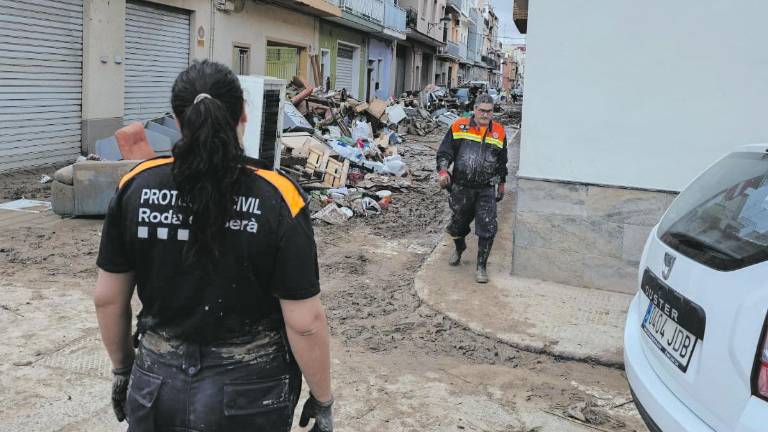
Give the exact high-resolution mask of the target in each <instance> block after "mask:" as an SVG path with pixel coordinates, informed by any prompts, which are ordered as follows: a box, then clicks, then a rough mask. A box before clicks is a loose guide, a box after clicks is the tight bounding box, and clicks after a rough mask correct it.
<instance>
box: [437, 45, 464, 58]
mask: <svg viewBox="0 0 768 432" xmlns="http://www.w3.org/2000/svg"><path fill="white" fill-rule="evenodd" d="M437 55H438V57H442V58H446V59H451V60H461V61H465V60H466V59H467V47H466V45H462V44H457V43H456V42H451V41H448V42H446V44H445V47H444V48H440V49H439V51H438V54H437Z"/></svg>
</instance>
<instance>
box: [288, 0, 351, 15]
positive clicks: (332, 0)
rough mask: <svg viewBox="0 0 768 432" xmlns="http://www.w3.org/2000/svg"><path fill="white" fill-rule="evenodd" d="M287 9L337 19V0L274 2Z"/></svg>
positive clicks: (339, 13)
mask: <svg viewBox="0 0 768 432" xmlns="http://www.w3.org/2000/svg"><path fill="white" fill-rule="evenodd" d="M274 2H275V3H276V4H278V5H280V6H282V7H285V8H287V9H291V10H295V11H298V12H303V13H308V14H310V15H315V16H320V17H339V16H341V9H339V0H274Z"/></svg>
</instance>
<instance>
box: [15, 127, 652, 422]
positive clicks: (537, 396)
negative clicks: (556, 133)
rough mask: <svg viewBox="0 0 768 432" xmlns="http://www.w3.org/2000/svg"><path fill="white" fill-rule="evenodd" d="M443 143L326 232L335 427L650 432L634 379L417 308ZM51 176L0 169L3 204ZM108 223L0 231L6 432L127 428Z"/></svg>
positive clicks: (30, 193) (433, 239) (414, 141)
mask: <svg viewBox="0 0 768 432" xmlns="http://www.w3.org/2000/svg"><path fill="white" fill-rule="evenodd" d="M440 138H441V135H440V134H438V133H436V134H433V135H431V136H427V137H414V136H409V137H408V141H407V143H406V144H405V145H403V146H402V147H401V153H402V154H403V157H404V159H405V160H406V162H407V163H408V164H409V167H410V168H411V170H412V172H413V177H414V181H413V187H410V188H408V189H402V190H393V192H394V193H395V194H394V201H393V204H392V205H391V206H390V208H389V210H388V211H387V212H386V213H385V214H383V215H380V216H376V217H371V218H367V219H365V218H353V219H351V220H350V221H349V222H348V223H347V224H345V225H343V226H330V225H318V226H316V228H315V230H316V231H315V233H316V238H317V244H318V252H319V257H320V265H321V283H322V288H323V301H324V303H325V305H326V308H327V311H328V316H329V322H330V326H331V333H332V337H333V346H332V349H333V354H332V355H333V379H334V393H335V395H336V398H337V401H338V402H337V406H336V407H335V409H336V418H337V424H336V426H337V428H336V429H337V430H339V431H455V430H468V431H525V432H529V431H570V430H573V431H594V430H604V431H644V430H645V429H644V427H643V426H641V422H640V420H639V418H638V417H637V415H636V412H635V411H634V407H633V406H632V404H631V402H630V396H629V391H628V389H627V386H626V383H625V379H624V376H623V372H622V371H620V370H617V369H611V368H605V367H600V366H595V365H590V364H583V363H578V362H570V361H560V360H559V359H556V358H552V357H549V356H546V355H539V354H532V353H527V352H524V351H519V350H516V349H513V348H511V347H509V346H505V345H503V344H500V343H498V342H497V341H495V340H491V339H489V338H486V337H481V336H478V335H475V334H473V333H472V332H470V331H468V330H466V329H464V328H463V327H461V326H460V325H457V324H456V323H455V322H453V321H451V320H450V319H448V318H446V317H444V316H442V315H440V314H438V313H436V312H435V311H433V310H431V309H429V308H428V307H426V306H425V305H422V304H421V303H420V301H419V298H418V297H417V296H416V293H415V291H414V288H413V280H414V275H415V274H416V272H417V270H418V268H419V266H420V265H421V263H422V262H423V261H424V260H425V259H426V257H427V256H428V254H429V253H430V252H431V250H432V248H433V247H434V246H435V245H436V244H437V242H438V241H439V239H440V237H441V235H442V230H443V226H444V224H445V221H446V220H447V216H448V213H447V205H446V196H445V195H444V193H443V192H440V191H439V190H438V189H437V188H436V187H435V186H434V182H433V175H432V167H433V165H434V154H435V150H434V149H435V148H436V147H437V145H438V143H439V140H440ZM48 171H50V170H48ZM48 171H46V170H42V171H39V170H38V171H29V172H25V173H21V174H17V175H5V176H2V175H0V201H3V200H9V199H17V198H20V197H21V196H20V195H19V193H21V195H22V196H24V197H25V198H38V199H40V198H46V197H47V195H48V193H47V189H46V188H45V186H46V185H39V178H40V174H41V173H47V174H50V173H49V172H48ZM25 188H26V189H25ZM25 192H26V194H24V193H25ZM2 220H3V219H1V218H0V221H2ZM41 220H42V221H43V222H41ZM100 224H101V221H99V220H89V219H74V220H73V219H64V220H57V219H51V218H50V216H40V215H30V216H29V221H28V222H25V221H22V222H18V221H15V222H14V223H13V224H9V225H10V226H6V227H3V226H2V224H1V222H0V292H2V295H0V326H2V328H3V329H4V343H3V344H2V345H0V431H1V432H5V431H19V430H25V431H59V430H61V431H95V430H99V431H101V430H115V431H117V430H122V429H121V427H120V426H118V425H117V424H116V423H114V421H113V419H112V418H111V408H110V407H109V379H108V371H109V365H108V361H107V359H106V354H105V353H104V351H103V349H102V348H101V346H100V342H99V340H98V336H97V334H98V333H97V330H96V322H95V316H94V314H93V310H92V306H91V303H90V292H91V289H92V286H93V284H94V281H95V274H96V271H95V268H94V261H95V254H96V251H97V248H98V242H99V235H100V229H101V226H100ZM491 261H493V255H492V256H491ZM136 306H137V307H138V304H136ZM499 319H505V317H499ZM585 407H586V408H585ZM569 413H570V414H569ZM579 422H582V423H587V424H589V425H590V427H586V426H582V425H580V424H578V423H579ZM295 430H299V429H298V427H296V428H295Z"/></svg>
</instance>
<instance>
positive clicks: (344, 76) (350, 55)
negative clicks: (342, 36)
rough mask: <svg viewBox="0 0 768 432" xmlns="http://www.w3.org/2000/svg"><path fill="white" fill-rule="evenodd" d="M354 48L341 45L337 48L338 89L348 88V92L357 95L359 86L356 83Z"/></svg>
mask: <svg viewBox="0 0 768 432" xmlns="http://www.w3.org/2000/svg"><path fill="white" fill-rule="evenodd" d="M354 56H355V51H354V48H352V47H349V46H346V45H339V47H338V49H337V50H336V90H341V89H343V88H345V89H347V93H349V94H350V95H352V96H357V86H356V85H354V80H355V76H354V75H355V73H354V72H355V71H354V61H353V60H354Z"/></svg>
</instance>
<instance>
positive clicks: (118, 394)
mask: <svg viewBox="0 0 768 432" xmlns="http://www.w3.org/2000/svg"><path fill="white" fill-rule="evenodd" d="M131 369H133V367H132V366H128V367H124V368H119V369H112V409H113V410H114V411H115V417H117V421H119V422H122V421H123V420H125V400H126V397H127V394H128V382H129V381H130V379H131Z"/></svg>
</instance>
